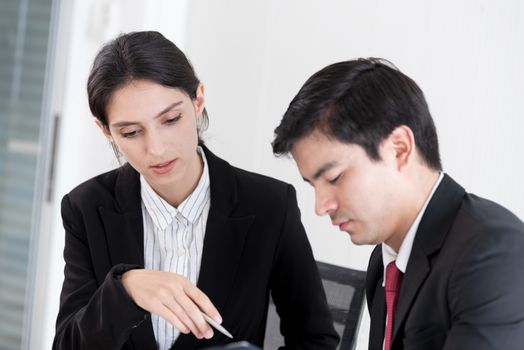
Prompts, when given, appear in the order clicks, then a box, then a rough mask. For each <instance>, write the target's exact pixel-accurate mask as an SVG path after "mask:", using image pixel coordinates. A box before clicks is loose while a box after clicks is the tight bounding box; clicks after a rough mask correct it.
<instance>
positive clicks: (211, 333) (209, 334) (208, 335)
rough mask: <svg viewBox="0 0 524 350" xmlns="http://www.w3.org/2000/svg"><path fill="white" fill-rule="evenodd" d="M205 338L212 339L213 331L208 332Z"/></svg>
mask: <svg viewBox="0 0 524 350" xmlns="http://www.w3.org/2000/svg"><path fill="white" fill-rule="evenodd" d="M205 338H206V339H211V338H213V331H212V330H211V329H210V330H208V331H207V332H206V334H205Z"/></svg>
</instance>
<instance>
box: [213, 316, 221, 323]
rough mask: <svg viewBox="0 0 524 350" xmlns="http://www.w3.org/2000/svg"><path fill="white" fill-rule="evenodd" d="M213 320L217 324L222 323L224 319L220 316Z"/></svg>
mask: <svg viewBox="0 0 524 350" xmlns="http://www.w3.org/2000/svg"><path fill="white" fill-rule="evenodd" d="M213 319H214V320H215V321H216V322H217V323H222V317H220V316H218V315H217V316H215V317H213Z"/></svg>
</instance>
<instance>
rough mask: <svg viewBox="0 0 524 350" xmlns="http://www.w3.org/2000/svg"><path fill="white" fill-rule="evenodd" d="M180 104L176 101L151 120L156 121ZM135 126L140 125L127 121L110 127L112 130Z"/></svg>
mask: <svg viewBox="0 0 524 350" xmlns="http://www.w3.org/2000/svg"><path fill="white" fill-rule="evenodd" d="M182 102H183V101H178V102H174V103H172V104H170V105H169V106H167V107H166V108H164V109H163V110H162V111H160V113H158V114H157V115H156V116H154V117H153V119H156V118H158V117H160V116H162V115H163V114H164V113H167V112H169V111H170V110H172V109H173V108H175V107H177V106H179V105H181V104H182ZM136 124H140V123H138V122H129V121H125V120H123V121H121V122H117V123H113V124H111V126H112V127H114V128H121V127H125V126H130V125H136Z"/></svg>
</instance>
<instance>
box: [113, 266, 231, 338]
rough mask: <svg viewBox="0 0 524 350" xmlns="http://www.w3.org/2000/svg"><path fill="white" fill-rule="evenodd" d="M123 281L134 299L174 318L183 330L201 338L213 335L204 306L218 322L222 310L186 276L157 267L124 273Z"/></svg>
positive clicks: (140, 304) (145, 307) (177, 326)
mask: <svg viewBox="0 0 524 350" xmlns="http://www.w3.org/2000/svg"><path fill="white" fill-rule="evenodd" d="M122 284H123V285H124V288H125V289H126V291H127V293H128V294H129V296H130V297H131V298H132V299H133V301H134V302H135V303H136V304H137V305H138V306H140V307H141V308H143V309H144V310H147V311H149V312H151V313H154V314H157V315H159V316H160V317H162V318H164V319H165V320H166V321H168V322H170V323H171V324H172V325H173V326H174V327H176V328H177V329H178V330H179V331H180V332H182V333H188V332H189V331H190V332H191V333H193V334H194V335H195V336H196V337H197V338H199V339H200V338H207V339H209V338H211V337H213V334H214V333H213V330H212V328H211V327H210V326H209V324H208V323H207V322H206V321H205V320H204V317H203V316H202V314H201V310H202V311H203V312H205V313H206V314H208V315H209V316H211V317H212V318H213V319H214V320H216V321H217V322H218V323H221V322H222V317H221V316H220V313H219V312H218V310H217V309H216V308H215V306H214V305H213V303H212V302H211V300H209V298H208V297H207V295H205V294H204V293H203V292H202V291H201V290H200V289H198V288H197V287H196V286H195V285H193V284H192V283H191V282H190V281H189V280H188V279H186V278H184V277H183V276H180V275H177V274H174V273H170V272H164V271H155V270H145V269H136V270H130V271H127V272H125V273H124V274H123V275H122Z"/></svg>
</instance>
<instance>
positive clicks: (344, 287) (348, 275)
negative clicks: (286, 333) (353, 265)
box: [264, 262, 366, 350]
mask: <svg viewBox="0 0 524 350" xmlns="http://www.w3.org/2000/svg"><path fill="white" fill-rule="evenodd" d="M317 265H318V269H319V272H320V277H321V278H322V284H323V285H324V290H325V291H326V297H327V301H328V304H329V308H330V310H331V313H332V315H333V321H334V326H335V329H336V331H337V332H338V334H339V335H340V344H339V346H338V349H340V350H350V349H354V347H355V341H356V335H357V330H358V325H359V322H360V318H361V314H362V309H363V307H364V294H365V293H364V288H365V279H366V272H365V271H359V270H352V269H349V268H345V267H341V266H336V265H331V264H326V263H323V262H317ZM283 345H284V339H283V337H282V335H281V334H280V319H279V317H278V314H277V312H276V308H275V305H274V304H273V301H272V300H271V301H270V305H269V310H268V318H267V327H266V337H265V340H264V349H267V350H274V349H278V348H279V347H280V346H283Z"/></svg>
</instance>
